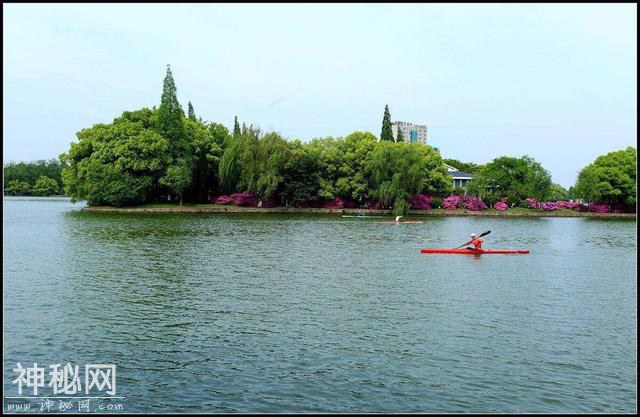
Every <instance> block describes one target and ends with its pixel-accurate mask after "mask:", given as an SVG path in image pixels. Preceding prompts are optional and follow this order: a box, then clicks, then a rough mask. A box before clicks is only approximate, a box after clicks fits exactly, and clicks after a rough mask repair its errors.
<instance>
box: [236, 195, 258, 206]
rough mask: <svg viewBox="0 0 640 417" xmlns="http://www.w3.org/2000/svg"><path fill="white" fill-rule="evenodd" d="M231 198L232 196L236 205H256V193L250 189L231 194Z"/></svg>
mask: <svg viewBox="0 0 640 417" xmlns="http://www.w3.org/2000/svg"><path fill="white" fill-rule="evenodd" d="M231 198H233V202H234V203H235V204H236V205H238V206H244V207H255V206H257V205H258V202H257V201H256V195H255V194H254V193H252V192H250V191H243V192H241V193H235V194H231Z"/></svg>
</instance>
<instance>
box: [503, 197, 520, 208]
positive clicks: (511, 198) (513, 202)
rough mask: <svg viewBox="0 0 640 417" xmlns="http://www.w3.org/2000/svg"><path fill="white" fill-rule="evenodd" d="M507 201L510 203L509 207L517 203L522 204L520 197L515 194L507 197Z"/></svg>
mask: <svg viewBox="0 0 640 417" xmlns="http://www.w3.org/2000/svg"><path fill="white" fill-rule="evenodd" d="M503 202H504V200H503ZM506 203H507V204H508V205H509V207H512V206H516V205H518V204H520V199H519V198H518V197H515V196H513V197H507V201H506Z"/></svg>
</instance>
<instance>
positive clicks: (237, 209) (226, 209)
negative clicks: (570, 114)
mask: <svg viewBox="0 0 640 417" xmlns="http://www.w3.org/2000/svg"><path fill="white" fill-rule="evenodd" d="M80 210H81V211H83V212H90V213H156V214H157V213H280V214H292V213H296V214H336V215H358V214H364V215H365V216H366V215H370V216H374V215H388V216H392V215H393V214H392V211H391V210H373V209H352V208H341V209H328V208H296V207H272V208H265V207H260V208H258V207H241V206H211V207H206V206H205V207H198V206H195V207H189V206H182V207H179V206H176V207H123V208H119V207H108V206H93V207H83V208H81V209H80ZM407 215H409V216H436V217H438V216H439V217H442V216H444V217H447V216H482V217H573V218H575V217H586V218H600V219H635V218H636V213H590V212H579V211H569V210H567V211H563V212H555V211H512V212H510V211H509V210H505V211H497V210H495V209H488V210H484V211H470V210H466V209H456V210H446V209H431V210H409V211H408V213H407Z"/></svg>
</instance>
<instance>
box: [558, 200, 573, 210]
mask: <svg viewBox="0 0 640 417" xmlns="http://www.w3.org/2000/svg"><path fill="white" fill-rule="evenodd" d="M556 204H557V205H558V208H566V209H569V210H573V209H574V208H575V207H576V206H577V205H578V204H576V203H572V202H571V201H556Z"/></svg>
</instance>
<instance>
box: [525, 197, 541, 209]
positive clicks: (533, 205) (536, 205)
mask: <svg viewBox="0 0 640 417" xmlns="http://www.w3.org/2000/svg"><path fill="white" fill-rule="evenodd" d="M527 202H528V203H529V207H531V208H540V203H538V200H536V199H535V198H527Z"/></svg>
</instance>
